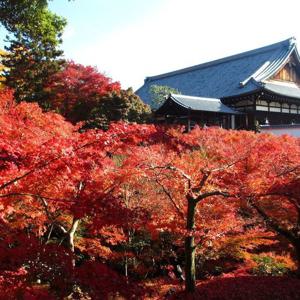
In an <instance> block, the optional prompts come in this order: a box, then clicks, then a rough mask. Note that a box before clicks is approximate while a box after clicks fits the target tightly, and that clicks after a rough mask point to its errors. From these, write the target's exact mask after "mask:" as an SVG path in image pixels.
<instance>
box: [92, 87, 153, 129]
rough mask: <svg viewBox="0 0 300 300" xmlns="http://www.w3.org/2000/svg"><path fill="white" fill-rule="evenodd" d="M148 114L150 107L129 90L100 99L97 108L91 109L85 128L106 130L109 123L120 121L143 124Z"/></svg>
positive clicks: (114, 92) (112, 93)
mask: <svg viewBox="0 0 300 300" xmlns="http://www.w3.org/2000/svg"><path fill="white" fill-rule="evenodd" d="M150 114H151V109H150V107H149V106H148V105H146V104H145V103H144V102H143V101H142V100H141V99H140V98H139V96H137V95H136V94H134V92H133V90H132V88H129V89H127V90H120V91H113V92H111V93H108V94H107V95H105V96H103V97H101V98H100V99H99V102H98V104H97V106H96V107H95V108H93V109H92V111H91V114H90V116H89V120H88V122H87V124H86V126H87V127H88V128H95V127H96V128H104V129H106V128H107V127H108V125H109V123H110V122H115V121H120V120H123V121H128V122H137V123H145V122H146V121H147V120H148V119H149V117H150Z"/></svg>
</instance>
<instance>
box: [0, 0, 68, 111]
mask: <svg viewBox="0 0 300 300" xmlns="http://www.w3.org/2000/svg"><path fill="white" fill-rule="evenodd" d="M4 2H5V3H6V6H3V3H4ZM17 2H18V4H17V5H16V11H15V12H14V9H13V3H14V1H2V2H0V11H1V14H3V15H4V17H5V18H4V20H3V21H2V23H3V25H4V26H5V27H6V29H7V30H8V31H9V36H7V41H8V42H9V43H10V44H9V46H8V47H6V50H7V51H8V55H6V56H5V57H4V58H3V65H4V66H5V67H7V70H6V72H5V77H6V84H7V85H8V86H9V87H12V88H13V89H14V90H15V97H16V100H17V101H29V102H32V101H37V102H39V103H40V104H41V105H42V106H43V107H47V106H48V103H47V100H46V99H47V89H45V83H46V82H47V81H48V79H49V77H50V76H52V75H53V74H55V73H56V72H57V71H58V70H59V69H60V68H61V65H62V64H64V60H63V59H62V57H61V56H62V54H63V52H62V51H61V50H60V49H59V45H60V44H61V42H62V39H61V36H62V32H63V29H64V27H65V25H66V20H65V19H64V18H62V17H60V16H58V15H56V14H54V13H52V12H51V11H49V9H48V7H47V1H38V0H35V1H26V0H23V1H20V2H19V1H17ZM22 8H23V9H24V11H23V12H22Z"/></svg>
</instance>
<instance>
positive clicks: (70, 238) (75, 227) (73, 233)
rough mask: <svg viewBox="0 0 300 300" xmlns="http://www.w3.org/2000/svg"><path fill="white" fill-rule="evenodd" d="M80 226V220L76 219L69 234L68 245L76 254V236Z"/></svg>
mask: <svg viewBox="0 0 300 300" xmlns="http://www.w3.org/2000/svg"><path fill="white" fill-rule="evenodd" d="M78 224H79V219H74V220H73V224H72V227H71V229H70V230H69V231H68V232H67V244H68V247H69V248H70V250H71V251H72V252H74V248H75V247H74V235H75V232H76V229H77V227H78Z"/></svg>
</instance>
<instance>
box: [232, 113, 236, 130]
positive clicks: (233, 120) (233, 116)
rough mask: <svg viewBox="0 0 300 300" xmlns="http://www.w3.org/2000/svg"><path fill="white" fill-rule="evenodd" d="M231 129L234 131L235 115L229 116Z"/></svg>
mask: <svg viewBox="0 0 300 300" xmlns="http://www.w3.org/2000/svg"><path fill="white" fill-rule="evenodd" d="M231 129H235V115H231Z"/></svg>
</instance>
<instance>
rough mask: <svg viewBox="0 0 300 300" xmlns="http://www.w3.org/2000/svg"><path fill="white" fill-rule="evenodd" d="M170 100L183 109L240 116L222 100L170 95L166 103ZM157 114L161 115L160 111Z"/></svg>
mask: <svg viewBox="0 0 300 300" xmlns="http://www.w3.org/2000/svg"><path fill="white" fill-rule="evenodd" d="M170 100H171V101H173V102H175V103H176V104H177V105H179V106H181V107H183V108H186V109H191V110H193V111H207V112H219V113H224V114H240V113H239V112H237V111H235V110H233V109H231V108H230V107H228V106H226V105H225V104H223V103H222V102H221V100H220V99H215V98H203V97H191V96H186V95H177V94H170V95H169V96H168V98H167V100H166V102H167V101H170ZM162 107H163V106H162ZM157 113H158V114H159V109H158V111H157Z"/></svg>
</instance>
